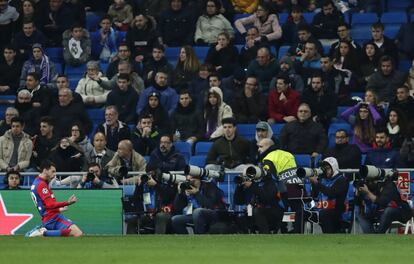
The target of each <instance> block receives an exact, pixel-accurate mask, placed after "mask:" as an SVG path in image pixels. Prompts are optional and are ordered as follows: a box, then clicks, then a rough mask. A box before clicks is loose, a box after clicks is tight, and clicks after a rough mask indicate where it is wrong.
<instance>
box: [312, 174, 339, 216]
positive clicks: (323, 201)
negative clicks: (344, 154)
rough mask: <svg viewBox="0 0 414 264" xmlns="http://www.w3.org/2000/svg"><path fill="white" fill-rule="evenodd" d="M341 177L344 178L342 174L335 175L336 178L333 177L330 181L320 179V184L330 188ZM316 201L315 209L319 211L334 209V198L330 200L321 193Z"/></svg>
mask: <svg viewBox="0 0 414 264" xmlns="http://www.w3.org/2000/svg"><path fill="white" fill-rule="evenodd" d="M341 177H344V176H343V175H342V174H337V175H336V176H334V177H333V178H331V179H328V178H322V179H321V180H320V184H322V185H324V186H326V187H328V188H330V187H332V186H333V185H334V184H335V182H336V181H337V180H338V179H339V178H341ZM317 200H318V204H317V206H316V208H317V209H319V210H326V209H329V210H331V209H335V208H336V199H335V198H330V197H329V196H328V195H326V194H324V193H322V192H319V194H318V197H317Z"/></svg>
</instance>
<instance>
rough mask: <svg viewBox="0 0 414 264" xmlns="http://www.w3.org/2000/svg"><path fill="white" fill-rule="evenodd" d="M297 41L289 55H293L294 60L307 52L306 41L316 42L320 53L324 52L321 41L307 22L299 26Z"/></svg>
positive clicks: (290, 49)
mask: <svg viewBox="0 0 414 264" xmlns="http://www.w3.org/2000/svg"><path fill="white" fill-rule="evenodd" d="M297 34H298V35H297V41H295V42H294V43H293V44H292V45H291V46H290V48H289V50H288V52H287V55H288V56H290V57H291V59H292V60H293V61H295V60H299V59H300V58H301V57H302V55H303V53H305V44H306V42H308V41H310V42H314V43H315V44H316V49H317V50H318V53H319V54H323V47H322V44H321V42H320V41H319V40H318V39H317V38H315V37H314V36H313V35H312V28H311V27H310V26H309V25H307V24H302V25H299V26H298V33H297Z"/></svg>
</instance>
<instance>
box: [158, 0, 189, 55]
mask: <svg viewBox="0 0 414 264" xmlns="http://www.w3.org/2000/svg"><path fill="white" fill-rule="evenodd" d="M191 11H192V10H191ZM191 11H190V10H188V9H187V8H186V7H183V8H182V9H180V10H178V11H175V10H172V9H171V8H169V9H168V10H166V11H164V12H163V13H162V14H161V17H160V19H159V23H158V28H159V31H160V34H161V36H162V40H163V42H164V43H165V44H167V45H168V46H170V47H180V46H184V45H191V44H192V43H193V38H194V30H195V21H194V18H193V14H192V12H191Z"/></svg>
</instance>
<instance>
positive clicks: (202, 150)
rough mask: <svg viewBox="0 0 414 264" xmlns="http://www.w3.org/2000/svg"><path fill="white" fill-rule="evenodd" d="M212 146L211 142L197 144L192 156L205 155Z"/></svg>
mask: <svg viewBox="0 0 414 264" xmlns="http://www.w3.org/2000/svg"><path fill="white" fill-rule="evenodd" d="M212 145H213V142H209V141H200V142H197V143H196V146H195V153H194V154H195V155H207V153H208V151H209V150H210V148H211V146H212Z"/></svg>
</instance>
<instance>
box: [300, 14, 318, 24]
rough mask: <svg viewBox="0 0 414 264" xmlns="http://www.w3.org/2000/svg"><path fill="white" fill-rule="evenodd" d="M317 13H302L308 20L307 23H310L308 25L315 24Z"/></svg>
mask: <svg viewBox="0 0 414 264" xmlns="http://www.w3.org/2000/svg"><path fill="white" fill-rule="evenodd" d="M315 14H316V13H314V12H306V13H302V15H303V18H304V19H305V20H306V22H308V24H312V22H313V17H314V16H315Z"/></svg>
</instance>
